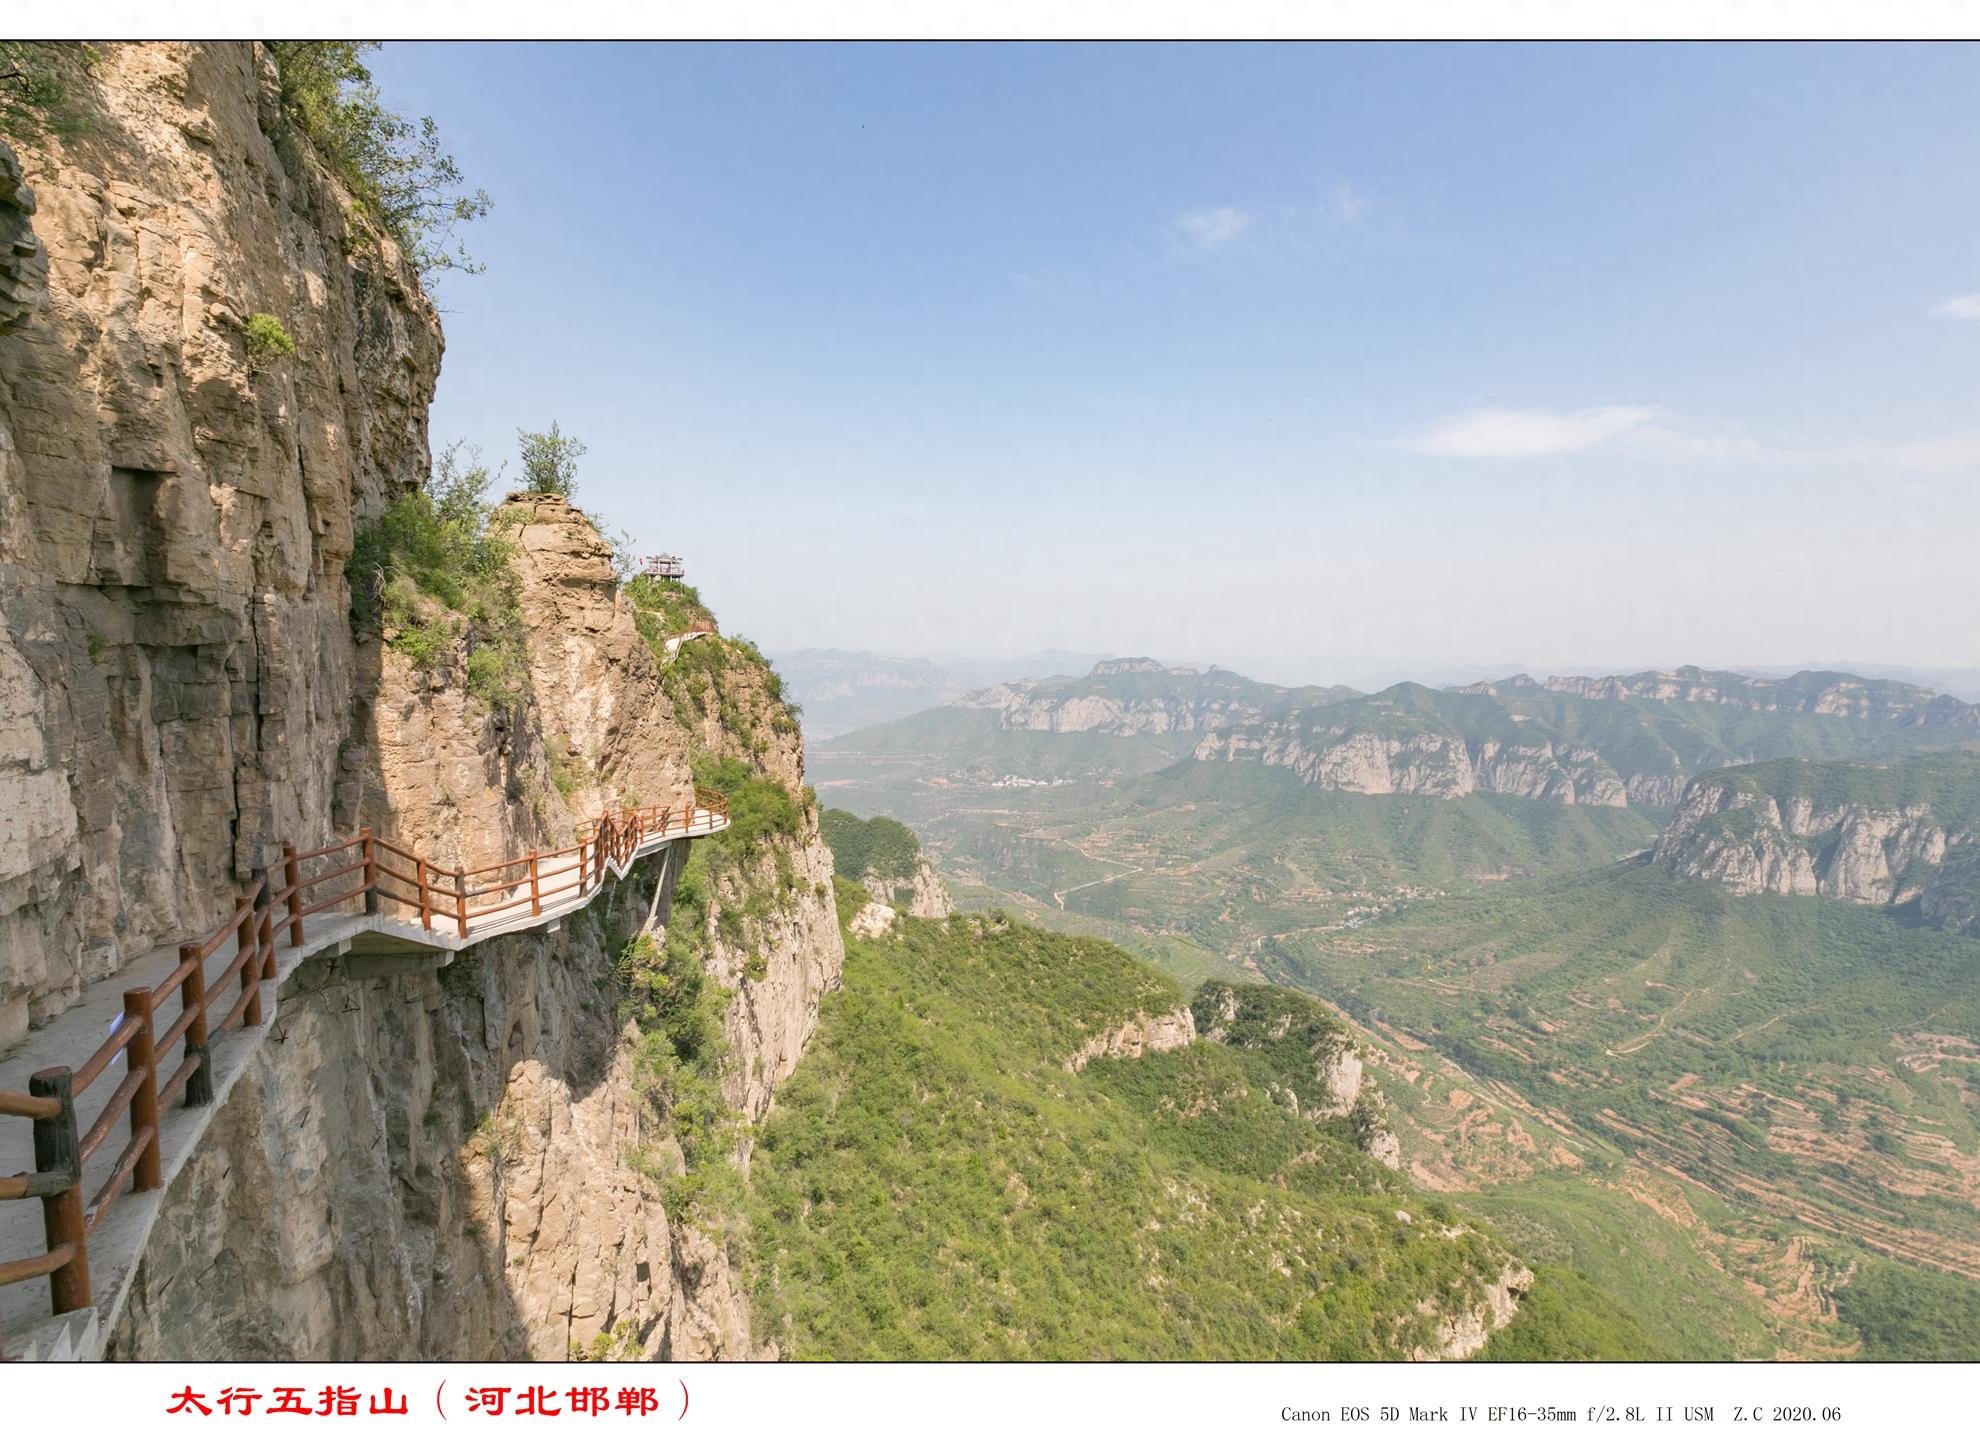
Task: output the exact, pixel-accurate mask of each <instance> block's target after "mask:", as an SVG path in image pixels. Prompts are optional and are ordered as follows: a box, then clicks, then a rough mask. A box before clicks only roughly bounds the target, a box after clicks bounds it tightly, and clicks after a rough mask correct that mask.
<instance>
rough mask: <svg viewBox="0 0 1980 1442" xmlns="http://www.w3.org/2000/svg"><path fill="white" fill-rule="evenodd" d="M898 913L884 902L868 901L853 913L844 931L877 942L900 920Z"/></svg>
mask: <svg viewBox="0 0 1980 1442" xmlns="http://www.w3.org/2000/svg"><path fill="white" fill-rule="evenodd" d="M900 915H901V914H900V913H899V912H898V911H896V910H894V908H893V907H891V906H889V905H887V903H886V902H884V901H869V902H867V903H866V905H864V906H862V907H861V908H860V909H859V910H858V911H857V912H855V913H854V915H853V919H852V920H851V921H849V922H847V923H846V930H848V931H850V932H851V933H852V934H853V935H854V936H863V937H865V938H866V939H867V940H868V941H878V940H879V939H880V938H881V937H883V936H885V935H886V934H887V933H888V932H890V931H892V930H893V929H894V923H895V922H896V921H898V920H900Z"/></svg>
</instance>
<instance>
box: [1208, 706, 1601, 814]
mask: <svg viewBox="0 0 1980 1442" xmlns="http://www.w3.org/2000/svg"><path fill="white" fill-rule="evenodd" d="M1194 755H1195V757H1196V759H1197V760H1199V761H1254V762H1257V763H1260V764H1262V765H1265V766H1283V767H1285V768H1286V769H1287V770H1289V771H1291V772H1292V773H1293V774H1294V775H1296V776H1298V777H1299V779H1300V780H1302V781H1304V782H1306V783H1308V784H1309V785H1312V786H1319V787H1324V788H1326V789H1328V790H1332V791H1358V792H1361V793H1363V794H1365V795H1370V796H1388V795H1393V794H1397V793H1402V794H1408V795H1414V796H1439V797H1446V798H1448V797H1455V796H1469V795H1471V794H1472V793H1473V792H1474V791H1482V792H1487V793H1489V794H1493V795H1499V796H1525V797H1529V798H1531V799H1533V800H1536V801H1556V802H1559V803H1561V804H1562V805H1567V806H1572V805H1577V804H1579V805H1583V806H1625V805H1627V804H1628V803H1629V799H1630V794H1629V793H1630V787H1629V784H1628V783H1626V782H1625V781H1624V780H1623V778H1622V777H1621V776H1619V775H1617V774H1616V771H1615V768H1614V767H1612V766H1610V765H1609V764H1608V763H1607V762H1605V761H1603V759H1602V758H1601V757H1600V756H1598V755H1597V754H1596V753H1595V752H1593V751H1590V750H1588V749H1586V748H1581V747H1573V746H1560V747H1556V746H1554V745H1551V744H1548V743H1544V742H1543V743H1540V744H1537V745H1514V744H1507V743H1503V742H1500V741H1483V742H1480V743H1478V745H1477V746H1476V747H1475V748H1474V747H1472V746H1469V745H1467V744H1466V742H1465V738H1464V737H1463V736H1461V735H1456V734H1452V733H1448V732H1441V731H1430V730H1425V731H1416V732H1412V733H1409V734H1406V735H1384V734H1381V733H1380V732H1379V731H1374V730H1358V729H1354V728H1352V727H1350V726H1346V725H1343V726H1338V727H1334V728H1330V729H1329V730H1327V731H1323V732H1320V733H1317V734H1316V733H1315V732H1313V731H1311V730H1310V729H1308V728H1306V727H1303V726H1301V725H1299V724H1298V723H1285V724H1272V723H1267V724H1265V725H1263V726H1258V727H1254V728H1252V729H1250V730H1242V731H1219V732H1213V733H1212V734H1210V735H1208V736H1206V737H1204V738H1203V740H1202V741H1200V742H1198V743H1197V747H1196V750H1195V752H1194Z"/></svg>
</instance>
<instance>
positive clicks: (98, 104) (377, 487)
mask: <svg viewBox="0 0 1980 1442" xmlns="http://www.w3.org/2000/svg"><path fill="white" fill-rule="evenodd" d="M74 68H75V73H74V75H73V76H72V77H71V85H72V89H73V90H74V91H75V92H76V93H77V94H79V95H80V96H82V97H84V99H85V100H86V103H87V105H88V108H89V110H90V112H91V115H92V119H93V124H92V126H91V128H90V130H89V131H88V133H86V134H84V135H81V136H77V137H73V138H69V139H66V140H61V139H54V138H48V139H44V140H40V141H37V142H36V143H35V145H34V147H33V148H32V149H29V148H26V147H25V146H23V147H22V148H21V149H20V150H19V151H18V166H19V170H20V171H21V172H22V173H23V174H24V178H25V188H24V186H23V183H22V181H21V180H18V179H15V178H14V166H13V165H12V164H10V163H8V161H7V160H5V159H0V176H4V177H5V178H4V179H0V193H5V194H6V199H5V200H4V201H0V233H4V234H0V239H4V240H5V241H6V242H7V244H6V246H5V249H6V252H7V253H6V255H5V256H4V257H0V275H3V276H4V282H5V283H4V285H0V293H4V295H5V297H6V299H5V303H4V311H5V314H6V317H7V319H6V320H5V322H4V324H5V325H6V327H7V328H9V329H10V331H11V333H9V334H6V335H5V336H4V337H0V620H4V625H0V715H4V716H5V717H6V718H8V721H7V724H8V725H9V726H10V727H12V728H16V729H17V730H18V732H19V733H20V734H19V735H18V736H17V737H15V738H14V740H15V741H16V744H13V745H9V746H8V747H7V748H6V751H5V754H4V757H0V957H4V958H5V959H6V961H5V967H4V971H0V1045H4V1044H5V1043H6V1042H7V1041H9V1040H12V1039H13V1038H15V1037H18V1036H19V1035H20V1034H21V1033H22V1032H23V1031H24V1030H25V1029H26V1027H27V1026H29V1025H30V1024H32V1023H35V1022H38V1021H40V1020H42V1019H44V1018H45V1017H47V1016H48V1015H50V1014H51V1013H52V1012H54V1011H57V1010H60V1009H61V1008H62V1007H63V1006H64V1005H66V1004H67V1003H68V1002H69V1001H70V1000H72V999H73V998H74V996H75V994H76V991H77V989H78V987H79V986H80V985H81V984H82V983H84V982H86V981H89V980H93V979H95V978H97V977H99V976H103V975H106V974H108V972H110V971H111V970H113V969H114V968H115V966H116V965H117V963H118V960H119V958H128V957H130V956H132V955H134V954H136V953H138V952H141V951H143V950H145V949H146V948H148V947H151V946H154V945H157V944H159V943H162V942H165V941H170V940H176V939H177V938H179V937H181V936H184V935H186V934H188V933H191V932H194V931H198V930H203V929H204V928H206V927H207V926H210V925H211V924H212V923H213V922H214V921H215V920H216V919H217V918H218V917H219V916H221V915H223V914H224V913H225V911H226V910H228V909H229V905H228V903H229V900H230V898H231V896H232V895H233V890H234V888H235V886H236V885H237V884H238V883H239V882H240V881H241V880H242V879H243V878H244V876H245V874H246V872H247V870H248V869H249V868H250V867H251V865H253V864H254V863H255V862H257V861H258V860H259V859H260V853H259V848H260V847H261V846H262V845H264V844H266V843H267V842H269V841H270V840H273V839H277V838H282V837H309V836H327V835H328V834H329V832H330V831H331V824H332V809H333V797H334V792H335V788H336V783H337V779H338V769H337V768H338V757H339V752H340V748H341V746H342V744H343V743H344V742H345V740H346V739H347V738H348V737H349V736H350V735H351V733H352V729H353V723H354V715H353V700H354V696H355V694H356V691H357V689H358V686H359V662H358V656H357V653H356V651H355V649H354V648H353V646H352V645H351V641H350V632H349V625H348V622H347V620H346V616H347V612H348V610H349V598H348V595H347V592H346V589H345V585H344V579H343V567H344V562H345V559H346V558H347V557H348V555H349V554H350V549H351V540H352V528H353V523H354V520H355V519H356V518H357V517H358V516H360V515H363V514H366V513H368V512H372V511H375V510H376V509H377V508H378V507H379V506H380V505H382V504H383V502H384V499H385V497H387V496H388V495H390V494H392V493H394V492H397V491H400V490H403V489H405V488H407V487H410V486H412V485H415V484H417V483H418V481H419V480H420V479H421V478H422V477H423V476H424V474H425V472H426V467H427V440H426V406H427V402H428V401H429V400H430V398H431V396H432V391H433V385H434V380H435V377H436V376H437V374H438V370H439V364H440V350H441V340H440V327H439V324H438V321H437V319H436V317H435V315H434V312H433V308H432V306H431V305H430V304H429V303H428V302H427V300H426V298H425V297H424V295H423V294H422V293H421V291H420V289H419V285H418V282H417V279H416V278H415V277H414V276H413V275H412V274H411V272H410V271H409V269H408V268H407V267H406V265H405V264H404V262H403V260H402V259H401V257H400V256H399V254H398V252H397V250H396V248H395V247H394V246H393V245H392V244H391V243H390V242H389V241H382V240H379V239H377V238H376V237H373V236H371V235H369V234H361V233H358V232H356V231H354V230H353V229H352V228H351V227H350V225H349V223H348V222H347V221H346V218H345V211H344V206H343V203H342V200H341V198H340V196H339V194H338V193H337V191H336V189H335V187H334V186H332V185H331V184H329V183H328V182H327V181H326V180H325V179H324V177H323V175H322V173H321V170H320V168H319V167H318V166H317V165H316V164H315V163H314V162H313V161H312V160H310V159H309V158H308V157H307V156H306V155H305V154H303V153H302V152H301V151H299V150H298V149H297V148H296V147H295V145H294V144H293V143H292V142H291V143H286V144H285V143H282V142H281V141H280V138H279V137H280V136H281V135H282V133H283V126H282V122H281V120H280V116H279V110H278V104H277V94H278V92H277V88H276V79H275V75H274V72H273V70H272V67H271V66H270V64H269V62H268V61H267V59H266V57H265V56H264V55H263V54H262V53H261V52H260V51H259V49H258V48H257V47H255V46H252V45H211V46H208V45H201V46H188V45H112V46H106V47H103V52H102V59H101V60H100V62H98V63H97V65H96V66H95V67H94V69H93V70H92V71H89V72H85V71H84V70H82V69H81V67H80V66H79V65H77V66H75V67H74ZM30 191H31V194H32V202H33V205H32V210H31V211H29V210H28V208H27V205H26V201H27V198H28V196H29V194H30ZM29 225H31V226H32V235H33V237H34V238H35V241H38V243H39V245H40V246H41V247H43V248H44V249H45V252H46V264H45V274H44V273H43V269H42V266H41V264H40V263H39V259H38V257H36V256H35V255H34V254H33V253H32V251H33V245H34V243H35V241H30V240H28V238H27V237H28V230H27V227H28V226H29ZM24 246H26V247H27V251H26V253H24V250H23V247H24ZM257 312H266V313H269V314H273V315H275V316H277V317H278V318H280V319H281V321H282V323H283V324H284V326H285V327H286V329H287V330H288V332H289V333H290V334H291V336H293V338H294V340H295V343H296V354H295V355H294V356H293V357H287V358H281V359H275V360H272V361H269V362H267V363H266V364H262V365H255V364H251V363H250V361H249V359H248V355H247V351H246V346H245V343H244V339H243V335H242V326H243V323H244V322H245V320H246V319H247V318H248V317H249V316H250V315H252V314H255V313H257Z"/></svg>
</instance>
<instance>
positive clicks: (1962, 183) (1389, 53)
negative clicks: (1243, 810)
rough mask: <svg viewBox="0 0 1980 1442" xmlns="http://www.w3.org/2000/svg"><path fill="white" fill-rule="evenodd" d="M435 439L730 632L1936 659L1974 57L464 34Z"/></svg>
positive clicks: (1979, 298) (1975, 660)
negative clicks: (564, 507)
mask: <svg viewBox="0 0 1980 1442" xmlns="http://www.w3.org/2000/svg"><path fill="white" fill-rule="evenodd" d="M373 68H374V71H375V72H376V74H377V76H378V78H379V80H380V83H381V85H382V86H383V87H384V89H385V92H386V94H387V96H388V98H389V99H390V100H391V101H393V102H394V103H395V104H397V105H398V106H400V107H401V108H403V109H406V110H408V111H411V112H413V113H416V114H428V113H430V114H432V115H433V116H434V117H435V118H436V119H437V120H438V121H439V123H440V126H441V129H442V133H443V135H444V136H445V137H446V140H447V142H448V145H449V147H450V148H451V149H452V150H453V152H454V153H455V155H456V156H457V158H458V159H459V160H460V162H461V165H462V167H463V169H464V170H465V171H466V172H467V174H468V176H469V178H470V180H471V182H472V183H474V184H476V185H480V186H485V187H486V188H487V190H488V191H489V193H490V194H491V195H492V197H493V198H494V201H495V211H494V213H493V214H492V215H491V216H490V217H489V218H488V219H487V220H486V221H484V222H481V223H480V224H478V225H476V226H475V227H473V229H472V231H471V232H470V233H469V235H468V242H469V245H470V248H471V249H472V250H473V251H474V252H475V254H476V255H477V257H478V258H480V259H481V260H483V261H485V262H486V263H487V267H488V269H487V272H486V273H485V274H483V275H479V276H474V277H450V278H448V279H447V280H446V281H444V282H443V284H442V286H441V297H440V298H441V304H442V305H443V307H444V308H445V310H446V312H447V314H446V326H447V336H448V344H447V358H446V364H445V370H444V373H443V375H442V378H441V385H440V394H439V399H438V402H437V404H436V406H435V411H434V426H433V434H434V437H435V440H436V443H440V442H444V441H446V440H448V439H451V438H453V437H456V436H461V437H466V438H469V439H471V440H474V441H477V442H479V443H480V444H481V445H482V446H483V447H484V449H485V450H486V452H487V453H488V455H489V456H490V457H491V458H501V457H506V456H509V455H511V454H512V453H513V450H514V432H515V430H516V428H517V427H518V426H530V427H532V428H535V427H537V426H540V425H543V424H547V423H548V421H549V420H550V419H551V418H553V417H554V418H556V419H558V420H559V421H560V422H561V423H562V424H563V426H564V427H565V429H566V430H568V431H571V432H573V433H575V434H577V435H578V436H580V437H581V438H583V439H584V440H585V441H586V442H587V443H588V445H589V446H590V452H589V454H588V455H587V456H586V457H585V460H584V463H583V470H582V472H581V479H580V489H579V495H578V499H579V501H580V502H581V503H583V504H586V505H587V506H588V507H590V508H591V509H593V510H594V511H595V512H597V513H600V514H602V515H603V516H604V517H606V518H607V519H608V520H609V521H610V522H612V523H614V524H616V525H617V526H619V527H622V528H624V529H625V530H627V531H629V532H631V533H632V534H633V535H634V536H635V537H636V538H637V539H638V540H639V541H640V542H641V543H643V545H644V546H646V547H648V548H654V549H658V548H666V549H670V550H678V551H680V552H682V553H683V554H684V555H685V556H686V557H687V560H688V564H689V568H690V575H691V577H692V578H693V579H695V580H696V581H697V582H698V583H700V584H701V586H702V588H703V591H704V594H705V595H706V596H707V597H708V598H709V600H710V601H711V602H712V603H713V604H714V605H715V607H716V609H717V612H718V614H719V615H720V616H721V617H722V618H723V621H724V624H725V625H726V626H728V627H729V628H730V629H732V630H736V631H740V632H743V633H746V634H749V635H751V636H753V637H754V638H755V639H757V640H759V641H760V642H762V643H764V644H765V645H767V646H769V647H771V648H773V649H780V648H790V647H794V646H803V645H838V646H846V647H852V648H871V649H877V650H883V651H892V652H896V653H902V654H919V655H972V654H973V655H986V654H1015V653H1018V652H1024V651H1029V650H1032V649H1036V648H1040V647H1046V646H1064V647H1067V648H1071V649H1076V650H1093V651H1116V652H1150V653H1153V654H1157V655H1163V656H1170V657H1181V656H1188V657H1194V658H1199V659H1204V660H1213V661H1220V662H1222V663H1224V664H1228V665H1234V666H1239V667H1241V668H1245V669H1250V670H1252V671H1253V672H1255V673H1258V674H1264V675H1269V676H1271V677H1273V678H1274V679H1297V680H1314V681H1329V680H1336V679H1345V680H1358V681H1361V682H1363V683H1364V684H1365V683H1366V682H1367V681H1369V680H1372V679H1375V678H1376V676H1377V675H1378V674H1379V673H1387V672H1394V673H1395V674H1402V673H1404V672H1406V671H1410V670H1426V669H1430V668H1440V667H1441V668H1448V667H1460V668H1461V667H1463V666H1464V665H1467V664H1472V663H1476V664H1479V665H1489V664H1493V663H1497V662H1500V661H1510V660H1518V661H1522V662H1527V663H1531V664H1535V665H1541V666H1563V667H1564V666H1634V665H1643V664H1667V663H1676V662H1680V661H1696V662H1701V663H1705V664H1737V663H1742V662H1750V663H1762V662H1783V663H1785V662H1796V661H1806V660H1828V659H1837V658H1842V657H1850V658H1858V659H1876V660H1881V661H1886V662H1893V663H1909V664H1915V665H1943V666H1959V665H1965V666H1971V665H1975V664H1980V584H1976V582H1975V581H1974V579H1973V575H1972V572H1973V570H1974V569H1975V568H1974V549H1975V547H1974V542H1975V539H1976V537H1980V406H1977V405H1976V400H1980V384H1977V383H1980V165H1976V164H1975V152H1974V149H1973V145H1974V137H1975V136H1976V135H1980V51H1975V50H1974V49H1972V48H1962V47H1954V46H1945V47H1922V48H1910V47H1875V48H1843V47H1809V48H1788V47H1751V48H1749V47H1737V46H1721V47H1638V48H1603V47H1592V48H1591V47H1573V46H1526V47H1522V46H1505V47H1482V46H1471V47H1466V46H1450V47H1444V46H1413V47H1390V48H1384V47H1359V46H1329V47H1301V46H1260V47H1186V46H1145V47H1134V46H1064V47H1047V46H1037V47H1031V46H1012V47H996V46H974V47H969V46H961V47H923V46H906V45H894V46H871V47H858V46H840V47H802V46H793V47H779V46H755V47H749V46H741V47H715V46H684V47H656V46H637V45H623V46H597V47H589V46H573V45H534V46H494V45H484V46H460V45H412V44H394V45H390V46H387V47H386V48H385V50H384V51H382V52H381V53H380V54H378V55H377V56H375V57H374V65H373Z"/></svg>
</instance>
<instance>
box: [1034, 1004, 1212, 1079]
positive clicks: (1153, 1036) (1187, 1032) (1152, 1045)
mask: <svg viewBox="0 0 1980 1442" xmlns="http://www.w3.org/2000/svg"><path fill="white" fill-rule="evenodd" d="M1195 1040H1196V1019H1195V1018H1194V1017H1193V1016H1191V1015H1190V1010H1189V1008H1188V1007H1187V1006H1179V1007H1177V1008H1176V1009H1175V1010H1174V1011H1166V1012H1163V1013H1162V1014H1161V1015H1160V1016H1150V1015H1149V1014H1148V1013H1147V1012H1145V1011H1144V1012H1136V1013H1135V1014H1134V1015H1133V1016H1132V1017H1130V1018H1129V1019H1128V1020H1126V1021H1124V1022H1122V1023H1121V1024H1120V1025H1119V1026H1116V1027H1111V1028H1109V1029H1108V1030H1106V1031H1103V1032H1097V1033H1095V1034H1094V1035H1092V1036H1090V1037H1088V1038H1087V1039H1086V1040H1085V1042H1083V1043H1082V1044H1081V1045H1080V1048H1079V1050H1078V1051H1076V1052H1074V1053H1073V1054H1072V1056H1071V1057H1069V1058H1067V1060H1066V1070H1067V1071H1069V1072H1081V1071H1085V1070H1086V1064H1087V1063H1088V1062H1090V1061H1092V1060H1093V1059H1094V1058H1095V1057H1097V1056H1141V1055H1143V1054H1144V1053H1146V1052H1151V1051H1175V1050H1176V1049H1178V1048H1179V1047H1185V1046H1188V1045H1189V1044H1190V1043H1191V1042H1193V1041H1195Z"/></svg>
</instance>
